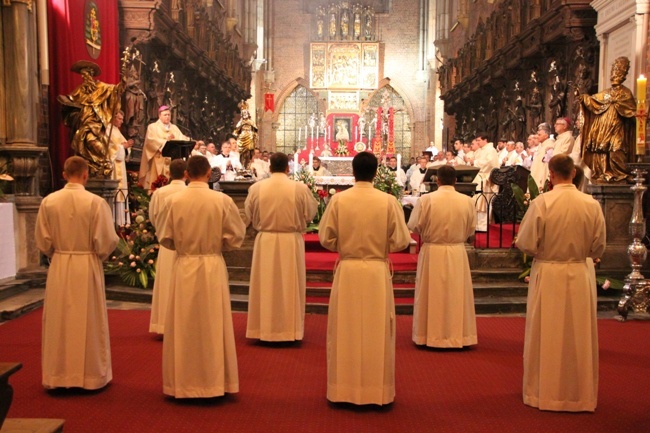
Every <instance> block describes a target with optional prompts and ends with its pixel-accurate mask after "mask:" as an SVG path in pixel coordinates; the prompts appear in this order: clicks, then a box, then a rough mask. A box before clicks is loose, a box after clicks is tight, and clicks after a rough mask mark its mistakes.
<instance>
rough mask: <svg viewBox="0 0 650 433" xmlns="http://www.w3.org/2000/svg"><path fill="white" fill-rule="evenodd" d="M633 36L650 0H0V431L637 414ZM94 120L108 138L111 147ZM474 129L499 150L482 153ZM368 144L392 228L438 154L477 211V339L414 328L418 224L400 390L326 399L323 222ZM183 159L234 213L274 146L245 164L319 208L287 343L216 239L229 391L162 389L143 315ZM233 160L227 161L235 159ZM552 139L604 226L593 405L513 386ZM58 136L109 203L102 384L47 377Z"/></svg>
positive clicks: (641, 64)
mask: <svg viewBox="0 0 650 433" xmlns="http://www.w3.org/2000/svg"><path fill="white" fill-rule="evenodd" d="M649 35H650V4H649V3H648V1H647V0H282V1H272V0H155V1H147V0H4V1H3V2H2V4H0V234H1V235H0V341H1V342H2V343H1V344H0V378H1V380H0V433H5V432H19V431H20V432H23V431H25V432H27V431H29V432H37V431H38V432H58V431H66V432H88V431H97V432H117V431H122V432H131V431H133V432H135V431H141V432H145V431H157V432H163V431H165V432H166V431H170V432H171V431H174V432H181V431H229V432H234V431H242V432H253V431H265V432H289V431H304V432H334V431H341V432H342V431H359V432H362V431H371V430H375V431H388V430H398V429H399V430H401V431H413V432H416V431H417V432H422V431H453V430H460V431H476V432H491V431H496V430H502V431H525V430H526V429H528V430H530V431H538V432H553V431H562V430H569V429H571V430H572V431H576V432H580V431H592V432H600V431H603V432H604V431H607V432H617V431H621V432H622V431H642V430H643V427H642V426H643V425H647V423H648V415H647V409H648V408H647V403H646V402H645V399H644V398H643V395H647V387H648V385H650V384H649V383H648V380H647V377H648V376H649V375H648V368H650V367H648V366H650V349H648V347H647V344H644V343H643V341H644V338H645V336H646V334H645V332H647V324H648V322H647V319H648V317H650V316H648V312H649V311H650V282H648V280H645V278H644V275H648V273H649V272H650V265H649V264H648V263H646V255H647V250H646V246H647V245H648V244H650V237H649V236H648V231H647V227H646V222H645V217H646V216H647V215H648V213H649V211H650V202H649V201H648V200H650V197H648V194H644V192H645V190H646V189H647V184H648V182H647V181H646V179H647V177H648V171H649V170H650V152H649V151H648V144H647V136H646V133H647V123H646V121H647V117H648V112H647V109H646V83H647V81H646V79H645V77H647V75H648V73H650V43H649V42H650V36H649ZM623 58H624V59H623ZM622 59H623V60H622ZM625 59H626V60H625ZM89 89H90V90H89ZM165 113H168V114H169V117H168V119H167V120H166V122H169V123H165V121H163V123H165V125H169V124H171V125H172V127H173V128H175V129H173V131H177V132H175V135H174V136H172V138H170V139H169V140H168V139H167V138H166V139H163V141H162V142H161V144H160V145H155V146H160V147H159V148H157V149H156V148H154V150H153V153H151V150H149V149H150V146H152V144H151V143H152V141H151V136H150V135H151V133H150V131H151V128H152V125H156V124H157V122H160V121H161V120H162V119H163V115H164V114H165ZM118 117H119V121H118V123H116V119H117V118H118ZM93 122H94V123H93ZM558 123H559V129H558ZM88 125H90V126H88ZM83 128H86V129H83ZM166 128H167V129H166V131H169V126H166ZM88 137H94V138H92V139H91V138H88ZM116 137H117V138H116ZM111 138H113V139H117V140H120V141H123V142H124V144H125V145H124V146H122V143H120V145H119V146H118V147H117V148H119V149H121V150H119V151H111V150H110V143H111ZM477 139H478V140H477ZM565 139H566V140H565ZM93 140H94V141H93ZM165 141H167V143H165ZM481 141H485V142H486V143H487V144H485V146H486V147H490V148H494V154H495V158H496V155H498V161H497V163H496V164H493V165H490V164H491V163H486V165H485V166H484V165H483V164H484V163H483V162H480V161H481V158H479V153H478V152H479V151H478V150H477V149H480V148H482V146H483V144H479V142H481ZM565 141H566V143H569V141H570V144H567V146H568V147H564V148H562V149H560V147H561V146H560V143H565ZM172 142H173V143H172ZM126 143H128V145H126ZM163 146H164V148H165V149H166V150H163ZM174 146H176V147H174ZM226 149H231V151H232V154H229V153H228V152H229V151H228V150H226ZM257 150H259V152H257ZM116 152H117V153H116ZM119 152H122V153H119ZM165 152H168V153H165ZM211 152H214V153H211ZM364 152H370V153H372V154H374V155H375V156H376V157H377V159H378V161H379V166H380V170H379V171H378V177H379V176H381V175H382V173H383V176H385V177H386V178H382V179H379V180H377V178H375V180H374V185H375V188H377V189H380V190H382V191H384V192H388V193H389V194H393V195H395V196H396V197H397V198H398V200H400V203H401V207H402V209H403V211H404V217H405V222H409V221H408V220H409V215H410V214H411V212H412V210H413V209H414V206H418V205H417V203H418V201H421V200H423V198H424V197H426V196H427V195H429V193H433V192H435V191H436V190H438V189H440V188H442V187H441V186H440V185H439V184H436V181H435V179H436V177H435V176H436V173H437V172H436V169H437V168H439V167H440V166H443V165H451V166H454V167H455V173H456V176H457V181H456V183H455V190H456V191H458V192H460V193H462V194H464V195H467V196H470V197H472V200H473V201H474V204H475V206H476V214H477V215H478V225H477V226H476V233H475V234H473V235H472V236H471V237H470V238H469V239H467V241H466V242H464V250H465V251H466V256H467V261H468V265H469V269H470V270H471V284H472V287H473V298H472V299H473V302H474V305H473V308H474V309H475V311H476V314H477V315H478V318H477V325H478V345H477V346H472V347H471V348H468V347H467V346H465V347H462V348H459V349H449V350H446V349H431V348H421V347H418V346H415V345H413V344H412V342H411V341H410V338H411V335H410V328H411V326H412V325H413V320H414V319H413V316H414V304H415V302H416V298H417V295H416V290H417V286H418V284H420V283H418V282H417V281H419V280H418V275H419V274H418V273H419V272H420V266H419V264H418V263H419V261H418V259H419V255H420V253H421V251H423V248H424V245H423V244H424V243H426V242H425V241H423V238H422V236H421V235H418V234H416V233H412V234H411V236H412V239H411V243H410V244H409V246H408V247H407V248H406V249H404V250H402V251H396V252H391V253H390V254H388V253H387V260H388V261H389V262H390V277H391V281H392V287H393V289H392V290H393V293H394V314H395V317H394V321H393V323H396V326H397V332H396V334H395V335H394V336H393V337H394V338H396V339H397V343H396V345H397V355H396V356H397V361H396V370H397V372H396V374H395V376H396V379H395V380H396V381H397V390H398V393H397V397H396V402H395V403H392V404H389V405H388V406H379V407H378V408H377V407H372V408H368V407H354V406H353V405H350V406H346V405H343V406H341V405H339V404H334V403H331V402H329V403H328V402H327V401H326V399H325V385H326V382H327V380H326V378H325V376H326V360H327V361H328V362H329V360H328V359H326V351H327V350H329V349H328V348H329V341H328V342H327V344H326V338H329V334H328V328H327V326H328V316H327V315H328V304H329V303H330V302H331V299H332V297H331V296H332V290H333V289H332V288H333V284H334V281H335V277H334V274H335V272H336V271H337V268H338V267H339V266H340V256H339V255H338V254H337V253H335V252H331V251H328V250H327V249H326V248H324V247H323V246H322V244H321V242H319V234H318V232H317V227H318V222H319V219H320V218H322V216H323V213H324V212H327V210H326V208H327V205H328V203H330V202H332V201H333V200H334V198H335V196H337V195H338V194H339V193H341V192H345V191H347V190H349V189H353V185H354V183H355V179H354V177H353V172H352V170H353V159H354V158H355V157H356V156H357V155H359V154H362V153H364ZM199 153H201V154H203V155H204V156H206V157H208V159H209V160H210V161H211V162H210V166H211V177H210V179H209V185H210V187H211V188H213V189H216V190H220V191H221V192H223V193H224V194H225V195H226V196H228V197H230V198H231V199H232V201H233V202H234V203H235V204H236V206H237V208H238V210H239V212H240V214H241V215H242V218H243V217H244V215H245V209H244V208H245V205H246V201H247V198H248V196H249V190H250V188H251V187H252V186H253V185H255V184H256V183H259V181H260V180H261V179H263V178H264V177H270V174H269V162H268V161H265V162H259V161H263V160H264V159H265V158H266V159H268V155H271V158H273V154H276V153H283V154H286V155H288V158H287V159H288V166H289V169H288V171H290V173H291V174H292V175H293V176H294V178H295V180H298V181H300V182H303V183H305V184H307V185H308V187H309V188H310V190H313V192H314V197H315V200H317V201H318V211H317V213H316V215H317V216H316V217H315V219H314V220H313V221H312V222H311V224H308V225H307V229H308V231H309V232H308V233H304V234H302V239H303V240H304V259H305V264H306V265H305V266H306V270H305V273H306V294H304V297H305V300H304V303H305V305H304V311H303V314H304V313H305V312H306V315H305V318H304V321H305V325H304V326H305V339H304V340H303V341H301V342H296V343H294V344H290V343H287V344H275V345H274V344H266V343H265V342H251V341H250V340H247V339H246V337H245V333H246V326H247V325H246V320H247V311H248V308H249V289H250V283H249V280H250V278H251V266H252V265H251V263H252V261H253V250H254V245H255V242H256V241H255V236H256V232H255V230H254V229H253V228H252V227H248V228H247V229H246V236H245V238H244V239H243V243H242V244H241V248H239V249H234V250H233V251H224V253H223V258H224V260H225V265H226V266H227V276H228V281H227V284H228V287H229V291H230V304H231V308H232V316H233V319H232V321H233V323H234V333H235V340H236V345H237V358H238V361H239V376H240V386H241V389H242V392H241V393H240V394H232V395H227V396H226V397H219V398H216V399H208V400H207V401H201V400H200V399H189V400H190V401H183V402H177V401H174V400H173V399H170V398H167V397H164V396H163V394H162V393H161V389H160V388H161V381H160V377H161V374H162V373H161V370H162V367H161V364H160V359H161V358H162V356H163V355H162V341H163V337H162V335H159V336H156V335H154V334H152V333H149V332H147V331H148V329H149V328H148V325H149V314H150V313H149V311H150V309H151V304H152V298H153V297H155V296H156V295H155V294H154V293H153V288H154V281H155V279H156V278H159V279H161V278H166V277H167V276H169V275H171V270H169V271H168V273H163V270H159V269H156V255H157V254H158V247H159V245H158V240H157V238H156V236H155V233H156V229H157V228H154V226H153V225H152V223H151V221H150V220H149V210H148V207H149V204H150V200H151V194H152V193H153V191H154V190H155V189H157V188H160V187H163V186H164V185H165V184H167V183H168V182H170V179H169V178H170V174H169V165H170V160H172V159H174V158H178V157H183V158H186V157H189V156H190V155H196V154H199ZM484 153H485V152H483V154H484ZM116 154H117V155H118V156H117V157H116ZM237 154H241V158H242V159H241V163H240V162H239V159H238V158H237V157H235V159H236V161H235V160H232V164H231V162H230V160H229V158H231V156H230V155H237ZM258 154H259V155H258ZM558 154H562V155H568V156H570V157H571V160H572V161H573V162H572V167H573V166H575V167H578V169H579V172H584V174H585V179H583V180H582V182H580V183H578V184H577V185H576V187H577V189H578V190H579V191H582V193H584V194H587V195H590V196H591V197H593V199H594V200H595V201H596V202H597V203H598V204H599V205H600V209H601V210H602V216H603V219H604V223H605V227H606V247H604V250H603V252H602V255H600V256H599V257H597V258H595V259H596V260H595V265H594V263H593V262H592V268H594V266H595V277H596V282H595V291H594V295H593V303H594V305H593V307H594V311H596V312H597V315H598V323H597V326H598V335H599V339H600V379H599V381H598V380H597V381H596V382H597V383H599V384H600V393H599V397H600V401H599V405H598V408H597V409H596V410H595V412H594V413H589V414H584V413H583V414H579V415H573V414H570V413H567V412H560V413H552V412H545V411H533V410H532V409H531V408H529V407H526V406H525V405H524V404H522V403H521V375H522V365H521V358H522V352H523V350H524V333H525V328H526V320H527V317H526V311H527V302H530V290H529V284H530V285H531V287H532V285H533V283H534V281H533V282H531V277H533V278H532V280H534V279H535V273H534V272H533V273H532V274H531V266H533V267H534V266H535V265H534V264H531V263H533V259H532V257H530V256H529V255H527V254H525V253H523V252H522V251H520V249H518V248H517V246H516V245H515V243H516V242H517V237H518V235H519V233H520V232H519V229H520V227H521V226H522V218H523V217H525V214H526V212H527V210H528V209H530V208H531V207H532V203H534V200H533V199H535V200H537V199H536V196H537V195H538V194H539V196H540V197H543V196H544V195H546V194H547V192H549V191H548V190H549V189H552V188H553V179H552V177H551V176H550V172H549V168H548V165H549V162H548V161H549V160H551V159H552V158H555V156H556V155H558ZM73 155H77V156H81V157H82V158H84V159H85V160H87V161H88V166H89V167H90V178H89V179H88V184H87V185H86V186H85V188H86V190H88V191H91V192H93V193H94V194H97V195H99V196H100V197H102V199H103V200H104V201H105V202H106V203H107V204H108V205H109V207H110V208H111V211H112V218H113V223H114V225H115V229H116V233H117V234H118V236H120V238H121V243H120V244H118V247H117V249H116V250H115V252H114V253H113V254H110V257H109V258H108V260H107V261H106V262H105V264H104V265H103V272H104V273H105V276H103V277H104V280H103V284H104V285H105V290H104V293H105V298H106V300H105V302H106V306H107V308H108V323H109V324H110V338H111V341H110V343H111V349H112V360H113V370H114V376H115V379H114V382H113V383H112V384H111V385H110V386H108V387H107V388H106V389H105V390H101V391H94V390H93V391H86V390H74V391H69V390H47V391H46V390H44V389H43V387H42V386H41V383H40V380H41V377H40V376H41V370H40V368H41V366H40V363H41V350H45V349H44V348H43V349H42V348H41V332H42V329H41V328H42V326H43V325H42V320H41V316H43V308H44V307H43V306H44V300H45V299H46V295H45V287H46V280H47V278H48V268H50V267H51V265H50V259H48V257H47V256H46V255H45V254H43V253H42V251H41V250H39V244H38V241H37V239H36V238H35V235H34V233H35V231H37V230H38V224H39V222H38V215H39V209H40V208H41V203H42V202H43V200H44V199H45V198H47V197H48V196H50V195H51V194H54V193H56V192H57V191H59V190H62V189H63V188H64V185H65V184H66V180H65V179H64V175H63V173H64V168H65V164H66V160H68V158H69V157H71V156H73ZM119 155H122V156H119ZM152 155H154V156H152ZM470 155H471V157H470ZM538 155H539V156H538ZM116 158H117V160H116ZM120 158H121V161H120ZM219 158H221V159H219ZM537 159H539V161H537ZM163 160H164V161H163ZM392 160H394V162H392V163H391V161H392ZM116 161H119V162H116ZM213 161H214V164H213ZM217 161H220V162H217ZM221 161H228V162H227V163H226V162H224V164H225V165H223V166H222V165H220V164H221ZM420 161H422V165H421V166H418V165H419V164H420ZM395 162H396V165H395ZM538 162H539V164H538ZM120 164H122V165H121V166H122V167H123V168H119V167H120ZM158 164H160V165H158ZM237 164H239V165H238V166H237ZM255 164H258V165H255ZM265 164H266V165H265ZM391 164H392V165H391ZM233 165H234V167H233ZM253 167H255V168H253ZM265 167H266V168H265ZM271 167H272V165H271ZM540 167H541V168H540ZM540 170H541V171H540ZM263 171H265V173H266V174H265V175H264V176H263V175H261V174H260V173H261V172H263ZM418 171H419V173H418ZM400 173H403V175H404V179H403V180H402V179H401V178H400ZM432 175H433V177H432ZM417 176H420V177H419V178H418V181H417V182H416V183H414V182H413V179H414V178H417ZM441 176H442V175H441ZM172 180H173V179H172ZM262 182H263V181H262ZM481 203H483V204H481ZM481 215H483V217H484V220H481ZM198 217H200V216H197V218H198ZM434 217H435V214H434ZM359 218H363V215H359ZM366 223H367V224H369V225H372V224H375V222H374V221H366ZM482 224H483V225H482ZM409 228H410V225H409ZM567 239H568V238H567ZM564 240H566V239H564ZM134 242H135V244H134ZM555 242H557V243H562V242H563V239H560V238H558V239H555ZM567 243H570V241H567ZM154 246H155V248H154ZM140 247H142V249H141V251H142V253H141V254H139V251H138V248H140ZM150 248H151V249H150ZM145 249H146V250H149V251H150V252H146V251H145ZM135 255H137V260H135V259H133V258H132V256H135ZM130 257H131V258H130ZM589 260H591V259H589ZM582 262H584V257H583V258H582ZM129 263H131V264H130V265H129ZM533 269H534V268H533ZM562 284H565V283H562ZM566 284H569V283H568V282H567V283H566ZM330 308H331V305H330ZM566 320H569V319H566ZM558 321H559V319H558ZM62 338H63V337H62ZM197 338H198V337H197ZM43 345H45V343H43ZM595 350H596V351H598V344H596V349H595ZM110 356H111V355H110V354H109V357H110ZM109 364H110V360H109ZM562 380H563V381H564V380H570V378H566V377H563V378H562ZM195 400H197V401H195ZM5 418H6V422H5V423H4V426H3V421H5Z"/></svg>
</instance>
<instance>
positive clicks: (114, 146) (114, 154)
mask: <svg viewBox="0 0 650 433" xmlns="http://www.w3.org/2000/svg"><path fill="white" fill-rule="evenodd" d="M109 131H110V142H109V147H108V153H109V156H110V158H111V161H112V162H113V173H112V175H111V178H112V179H116V180H118V181H119V182H120V183H119V184H118V187H117V188H118V191H117V192H116V195H115V199H114V200H113V205H114V215H113V216H114V220H115V224H117V225H118V226H123V225H125V224H128V223H130V222H131V218H130V215H129V183H128V178H127V173H126V149H125V148H124V143H126V142H127V140H126V138H124V135H122V132H121V131H120V129H119V128H117V127H116V126H113V127H112V128H109ZM107 135H108V134H107Z"/></svg>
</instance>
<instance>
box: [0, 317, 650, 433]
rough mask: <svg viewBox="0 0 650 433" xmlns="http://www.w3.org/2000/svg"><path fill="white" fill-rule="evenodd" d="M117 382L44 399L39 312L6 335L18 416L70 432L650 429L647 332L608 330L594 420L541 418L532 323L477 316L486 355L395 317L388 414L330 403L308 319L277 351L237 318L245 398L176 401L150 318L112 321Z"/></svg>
mask: <svg viewBox="0 0 650 433" xmlns="http://www.w3.org/2000/svg"><path fill="white" fill-rule="evenodd" d="M109 320H110V326H111V343H112V350H113V374H114V380H113V383H112V384H111V385H110V386H109V387H108V388H107V389H106V390H104V391H101V392H97V393H82V392H71V391H67V392H57V393H53V394H48V393H46V392H45V391H44V390H43V388H42V387H41V384H40V327H41V310H38V311H36V312H33V313H30V314H28V315H26V316H23V317H21V318H19V319H16V320H14V321H11V322H8V323H6V324H3V325H1V326H0V342H1V344H0V359H1V360H2V361H20V362H22V363H23V364H24V367H23V369H22V370H20V371H19V372H18V373H16V374H15V375H14V376H13V377H12V378H11V380H10V382H11V384H12V385H13V387H14V391H15V396H14V402H13V405H12V407H11V409H10V411H9V417H32V418H35V417H40V418H65V419H66V425H65V430H64V431H65V432H67V433H79V432H83V433H90V432H101V433H104V432H106V433H112V432H120V433H124V432H137V433H144V432H227V433H233V432H264V433H273V432H319V433H329V432H364V433H365V432H400V433H401V432H417V433H425V432H454V433H457V432H463V433H464V432H490V433H493V432H498V433H507V432H512V433H515V432H516V433H521V432H535V433H545V432H554V433H555V432H572V433H573V432H589V433H598V432H607V433H618V432H641V431H647V430H648V425H650V412H649V411H648V388H649V387H650V345H649V344H648V339H647V336H648V331H650V323H649V322H641V321H636V322H635V321H632V322H628V323H619V322H616V321H613V320H601V321H599V331H600V355H601V368H600V384H601V385H600V396H599V397H600V398H599V405H598V409H597V410H596V413H595V414H568V413H552V412H540V411H538V410H536V409H532V408H529V407H527V406H525V405H524V404H523V403H522V402H521V377H522V366H521V362H522V361H521V359H522V358H521V357H522V348H523V343H522V339H523V332H524V319H523V318H479V319H478V331H479V345H478V346H477V347H476V348H474V349H471V350H466V351H433V350H422V349H418V348H416V347H415V346H414V345H413V344H412V343H411V341H410V331H411V330H410V328H411V323H412V318H411V317H410V316H398V317H397V371H396V379H397V397H396V401H395V403H394V404H392V405H391V406H389V407H386V408H376V407H364V408H356V407H352V406H346V405H342V406H341V405H332V404H328V402H327V400H326V398H325V389H326V371H325V367H326V364H325V363H326V360H325V329H326V323H327V317H326V316H324V315H308V316H307V318H306V332H305V340H304V341H303V342H302V343H301V344H299V345H295V346H284V347H272V346H268V345H260V344H257V343H254V342H251V341H247V340H246V339H245V338H244V333H245V323H246V315H245V314H242V313H235V314H234V324H235V334H236V338H237V350H238V357H239V377H240V389H241V391H240V393H238V394H235V395H232V396H227V397H225V398H221V399H214V400H211V401H207V402H206V401H180V402H177V401H174V400H172V399H169V398H166V397H164V396H163V394H162V390H161V387H162V385H161V348H162V342H161V341H157V340H155V339H154V338H153V337H152V336H150V335H149V334H148V333H147V332H146V329H147V327H148V322H149V312H147V311H113V310H111V311H109Z"/></svg>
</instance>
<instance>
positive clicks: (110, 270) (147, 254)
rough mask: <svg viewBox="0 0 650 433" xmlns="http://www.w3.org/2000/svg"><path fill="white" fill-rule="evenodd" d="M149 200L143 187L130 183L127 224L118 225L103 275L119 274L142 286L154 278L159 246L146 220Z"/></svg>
mask: <svg viewBox="0 0 650 433" xmlns="http://www.w3.org/2000/svg"><path fill="white" fill-rule="evenodd" d="M149 201H150V196H149V194H148V193H147V191H146V190H144V189H142V188H140V187H138V186H137V185H135V184H133V183H131V184H130V185H129V202H130V204H131V208H132V209H131V224H126V225H124V226H122V227H119V228H118V233H117V234H118V236H120V241H119V243H118V244H117V248H116V249H115V251H114V252H113V254H112V255H111V258H110V259H109V260H108V261H107V262H106V264H105V265H104V272H105V273H106V274H107V275H119V276H120V278H121V279H122V281H124V283H125V284H127V285H128V286H131V287H137V286H140V287H142V288H145V289H146V288H147V286H148V285H149V282H150V281H153V279H155V278H156V259H157V258H158V249H159V246H158V241H157V239H156V233H155V229H154V227H153V225H152V224H151V221H150V220H149Z"/></svg>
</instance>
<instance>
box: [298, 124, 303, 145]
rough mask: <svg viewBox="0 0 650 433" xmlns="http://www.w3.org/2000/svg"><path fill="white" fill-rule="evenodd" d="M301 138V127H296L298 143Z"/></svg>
mask: <svg viewBox="0 0 650 433" xmlns="http://www.w3.org/2000/svg"><path fill="white" fill-rule="evenodd" d="M301 138H302V128H298V144H300V139H301Z"/></svg>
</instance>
